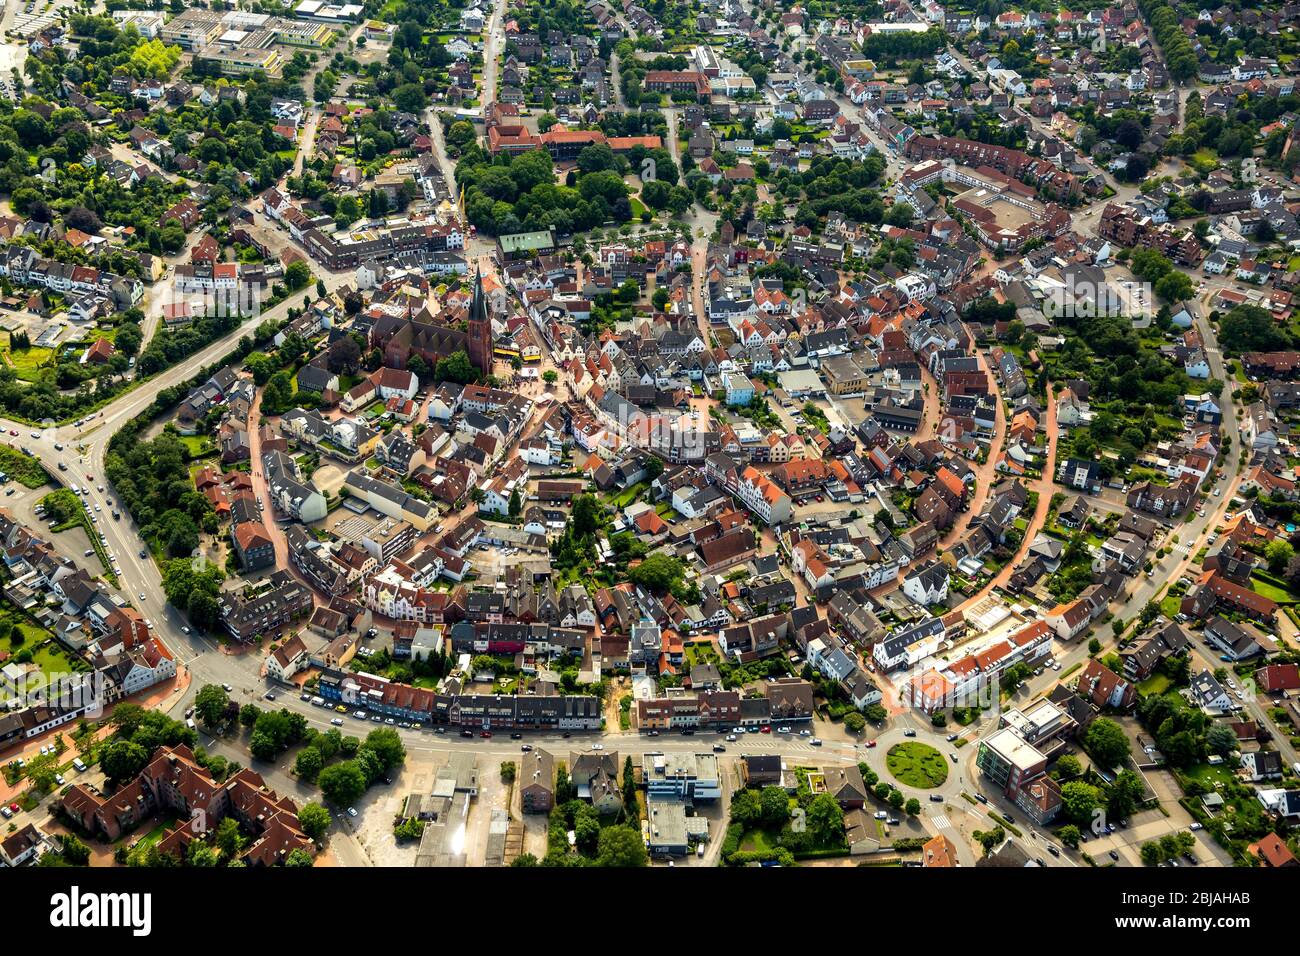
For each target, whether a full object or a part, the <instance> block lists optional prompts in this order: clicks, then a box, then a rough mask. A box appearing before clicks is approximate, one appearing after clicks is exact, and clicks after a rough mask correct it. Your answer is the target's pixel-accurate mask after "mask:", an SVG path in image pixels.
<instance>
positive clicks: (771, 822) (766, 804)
mask: <svg viewBox="0 0 1300 956" xmlns="http://www.w3.org/2000/svg"><path fill="white" fill-rule="evenodd" d="M759 803H760V804H761V805H762V819H763V824H764V825H765V826H769V827H773V828H776V827H781V826H783V825H784V824H785V823H786V821H787V820H789V819H790V797H789V795H788V794H786V792H785V790H784V789H782V788H781V787H776V786H771V787H764V788H763V790H762V792H761V793H760V794H759Z"/></svg>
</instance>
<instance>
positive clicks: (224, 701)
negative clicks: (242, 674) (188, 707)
mask: <svg viewBox="0 0 1300 956" xmlns="http://www.w3.org/2000/svg"><path fill="white" fill-rule="evenodd" d="M229 706H230V697H229V695H227V694H226V691H225V689H224V688H223V687H222V686H221V685H220V684H204V685H203V687H201V688H199V692H198V694H196V695H195V697H194V712H195V713H196V714H198V715H199V720H201V721H202V722H203V724H204V726H206V727H216V726H217V724H219V723H221V721H222V719H223V718H224V717H225V715H226V708H227V707H229Z"/></svg>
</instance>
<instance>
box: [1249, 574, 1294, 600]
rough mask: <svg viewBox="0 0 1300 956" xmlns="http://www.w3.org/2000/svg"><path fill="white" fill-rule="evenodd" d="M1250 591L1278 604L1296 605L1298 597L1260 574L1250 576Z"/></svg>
mask: <svg viewBox="0 0 1300 956" xmlns="http://www.w3.org/2000/svg"><path fill="white" fill-rule="evenodd" d="M1250 589H1251V590H1252V591H1254V592H1255V593H1256V594H1260V595H1263V596H1264V597H1266V598H1268V599H1269V600H1270V601H1276V602H1277V603H1278V604H1294V603H1296V596H1295V595H1294V594H1292V593H1291V592H1290V591H1288V590H1286V589H1285V588H1280V587H1278V586H1277V585H1276V584H1273V583H1271V582H1269V581H1266V580H1264V579H1263V578H1262V577H1261V576H1260V574H1259V572H1254V573H1252V574H1251V576H1250Z"/></svg>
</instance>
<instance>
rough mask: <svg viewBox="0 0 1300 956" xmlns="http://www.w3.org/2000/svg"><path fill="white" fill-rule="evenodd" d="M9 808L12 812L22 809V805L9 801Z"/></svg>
mask: <svg viewBox="0 0 1300 956" xmlns="http://www.w3.org/2000/svg"><path fill="white" fill-rule="evenodd" d="M9 809H10V810H12V811H13V812H14V813H17V812H18V811H19V810H21V809H22V807H20V806H18V804H16V803H11V804H9Z"/></svg>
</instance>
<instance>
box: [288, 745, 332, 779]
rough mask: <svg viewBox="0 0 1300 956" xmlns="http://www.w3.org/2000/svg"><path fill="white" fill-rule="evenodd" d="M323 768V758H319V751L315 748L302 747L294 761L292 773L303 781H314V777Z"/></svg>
mask: <svg viewBox="0 0 1300 956" xmlns="http://www.w3.org/2000/svg"><path fill="white" fill-rule="evenodd" d="M324 767H325V758H324V757H322V756H321V753H320V751H319V750H317V749H316V748H315V747H303V748H302V750H299V751H298V758H297V759H296V760H295V761H294V764H293V772H294V773H296V774H297V775H298V776H299V777H301V778H302V779H303V780H308V781H311V780H315V779H316V775H317V774H319V773H320V772H321V770H323V769H324Z"/></svg>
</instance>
